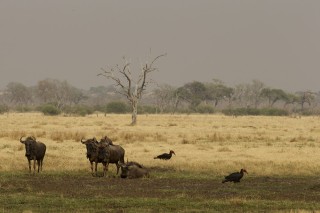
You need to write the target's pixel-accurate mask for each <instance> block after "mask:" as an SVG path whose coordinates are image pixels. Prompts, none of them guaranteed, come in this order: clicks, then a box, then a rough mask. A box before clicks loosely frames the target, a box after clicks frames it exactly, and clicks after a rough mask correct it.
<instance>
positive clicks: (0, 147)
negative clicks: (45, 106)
mask: <svg viewBox="0 0 320 213" xmlns="http://www.w3.org/2000/svg"><path fill="white" fill-rule="evenodd" d="M0 120H1V123H0V129H1V131H0V153H1V154H0V160H1V162H3V163H2V164H1V165H0V169H1V170H2V171H10V170H15V169H18V170H27V160H26V158H25V157H24V147H23V145H22V144H21V143H20V142H19V138H20V137H21V136H29V135H33V136H35V137H37V139H38V140H40V141H42V142H44V143H46V144H47V155H46V157H45V160H44V170H45V171H46V170H50V171H57V170H88V171H89V163H88V160H87V159H86V157H85V154H86V149H85V146H84V145H82V144H81V143H80V139H81V138H82V137H86V138H89V137H96V138H98V139H99V138H101V137H103V136H104V135H108V137H110V138H111V139H112V140H113V141H114V143H116V144H120V145H122V146H123V147H124V148H125V150H126V158H128V159H129V160H135V161H138V162H141V163H142V164H144V165H146V166H149V167H169V168H172V169H175V170H178V171H198V172H208V173H212V174H214V175H223V174H226V173H228V172H231V171H234V170H239V169H240V168H241V167H245V168H246V169H247V170H248V171H249V173H250V174H251V175H258V176H259V175H275V174H278V175H288V174H295V175H317V174H319V173H320V154H319V153H320V138H319V135H320V134H319V133H320V122H319V121H320V120H319V118H318V117H302V118H301V119H300V118H299V119H298V118H292V117H259V116H257V117H251V116H247V117H237V118H233V117H226V116H222V115H148V116H146V115H140V116H139V117H138V125H137V126H134V127H132V126H130V125H128V124H129V122H130V115H107V116H106V117H104V116H102V115H101V116H98V117H97V116H96V115H93V116H88V117H62V116H60V117H50V116H43V115H41V114H37V113H16V114H9V116H7V115H0ZM170 149H172V150H174V151H175V152H176V156H173V158H172V159H171V160H170V161H160V160H154V159H153V157H154V156H156V155H158V154H161V153H163V152H168V151H169V150H170ZM110 169H111V170H112V171H114V166H111V168H110Z"/></svg>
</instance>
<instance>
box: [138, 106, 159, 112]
mask: <svg viewBox="0 0 320 213" xmlns="http://www.w3.org/2000/svg"><path fill="white" fill-rule="evenodd" d="M156 112H157V108H156V107H154V106H148V105H143V106H138V113H139V114H155V113H156Z"/></svg>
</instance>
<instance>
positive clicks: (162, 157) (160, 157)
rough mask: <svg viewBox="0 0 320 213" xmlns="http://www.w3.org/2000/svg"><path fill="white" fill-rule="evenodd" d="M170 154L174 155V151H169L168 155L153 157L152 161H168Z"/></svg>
mask: <svg viewBox="0 0 320 213" xmlns="http://www.w3.org/2000/svg"><path fill="white" fill-rule="evenodd" d="M172 154H174V155H176V153H174V151H172V150H170V152H169V153H163V154H161V155H158V156H157V157H154V159H161V160H169V159H170V158H171V157H172Z"/></svg>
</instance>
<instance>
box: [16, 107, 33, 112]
mask: <svg viewBox="0 0 320 213" xmlns="http://www.w3.org/2000/svg"><path fill="white" fill-rule="evenodd" d="M15 110H16V111H17V112H30V111H32V109H31V108H30V107H28V106H18V107H16V108H15Z"/></svg>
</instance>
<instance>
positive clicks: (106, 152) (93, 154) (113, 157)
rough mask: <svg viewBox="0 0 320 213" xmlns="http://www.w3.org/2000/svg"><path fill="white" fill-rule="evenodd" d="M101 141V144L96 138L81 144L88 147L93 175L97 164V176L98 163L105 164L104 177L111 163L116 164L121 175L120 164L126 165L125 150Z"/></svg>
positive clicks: (88, 156) (82, 141)
mask: <svg viewBox="0 0 320 213" xmlns="http://www.w3.org/2000/svg"><path fill="white" fill-rule="evenodd" d="M104 139H105V138H103V139H101V141H100V142H98V141H97V140H96V138H92V139H88V140H85V141H84V140H83V139H81V143H83V144H85V145H86V148H87V158H88V159H89V161H90V164H91V172H92V175H94V173H93V162H95V174H96V175H97V165H98V163H102V164H103V167H104V168H103V171H104V172H103V176H105V175H106V172H107V171H108V166H109V163H114V164H116V166H117V174H118V173H119V168H120V166H119V164H118V162H119V161H120V162H122V163H124V154H125V151H124V149H123V148H122V147H121V146H119V145H110V144H109V142H108V141H105V140H104Z"/></svg>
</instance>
